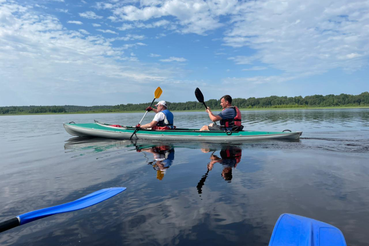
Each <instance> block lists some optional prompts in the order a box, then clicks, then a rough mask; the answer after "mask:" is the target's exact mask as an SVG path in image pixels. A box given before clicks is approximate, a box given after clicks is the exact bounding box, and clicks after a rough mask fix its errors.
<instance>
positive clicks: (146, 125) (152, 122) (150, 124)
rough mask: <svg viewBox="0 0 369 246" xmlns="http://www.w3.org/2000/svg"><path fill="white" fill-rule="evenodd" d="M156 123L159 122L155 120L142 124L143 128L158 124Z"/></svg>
mask: <svg viewBox="0 0 369 246" xmlns="http://www.w3.org/2000/svg"><path fill="white" fill-rule="evenodd" d="M156 124H158V122H157V121H155V120H153V121H151V122H150V123H147V124H145V125H142V126H140V127H141V128H153V127H154V126H156Z"/></svg>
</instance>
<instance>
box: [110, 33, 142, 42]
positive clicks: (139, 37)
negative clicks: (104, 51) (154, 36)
mask: <svg viewBox="0 0 369 246" xmlns="http://www.w3.org/2000/svg"><path fill="white" fill-rule="evenodd" d="M142 39H145V36H144V35H134V34H128V35H126V36H124V37H118V38H114V41H115V40H122V41H130V40H142Z"/></svg>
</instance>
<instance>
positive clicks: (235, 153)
mask: <svg viewBox="0 0 369 246" xmlns="http://www.w3.org/2000/svg"><path fill="white" fill-rule="evenodd" d="M220 156H221V157H222V159H235V160H236V164H235V165H234V167H236V166H237V164H238V163H239V162H240V161H241V157H242V149H240V148H238V147H228V148H226V149H222V150H221V152H220Z"/></svg>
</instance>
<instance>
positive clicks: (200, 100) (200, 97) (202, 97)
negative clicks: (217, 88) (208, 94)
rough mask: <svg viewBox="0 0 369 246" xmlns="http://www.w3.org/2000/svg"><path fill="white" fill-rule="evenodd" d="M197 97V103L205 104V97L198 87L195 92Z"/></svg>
mask: <svg viewBox="0 0 369 246" xmlns="http://www.w3.org/2000/svg"><path fill="white" fill-rule="evenodd" d="M195 96H196V98H197V101H199V102H201V103H203V102H204V95H203V94H202V92H201V91H200V89H199V88H198V87H197V88H196V90H195Z"/></svg>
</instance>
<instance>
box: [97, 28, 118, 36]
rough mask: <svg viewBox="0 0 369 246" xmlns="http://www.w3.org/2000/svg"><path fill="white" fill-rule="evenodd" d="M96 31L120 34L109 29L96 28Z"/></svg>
mask: <svg viewBox="0 0 369 246" xmlns="http://www.w3.org/2000/svg"><path fill="white" fill-rule="evenodd" d="M96 31H99V32H103V33H110V34H117V35H118V33H117V32H114V31H112V30H109V29H108V30H103V29H96Z"/></svg>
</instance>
